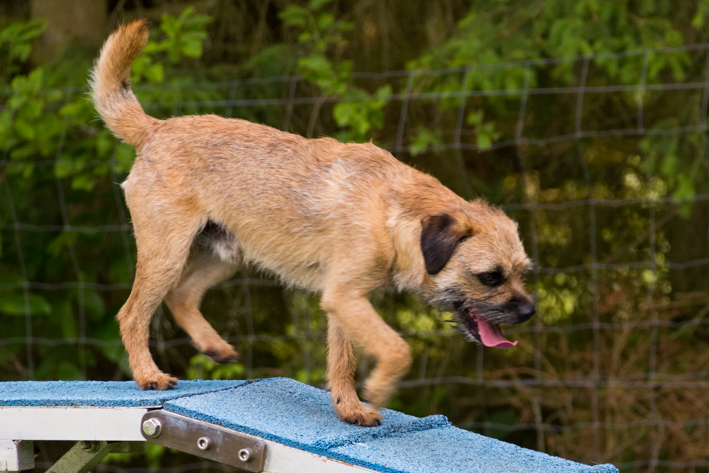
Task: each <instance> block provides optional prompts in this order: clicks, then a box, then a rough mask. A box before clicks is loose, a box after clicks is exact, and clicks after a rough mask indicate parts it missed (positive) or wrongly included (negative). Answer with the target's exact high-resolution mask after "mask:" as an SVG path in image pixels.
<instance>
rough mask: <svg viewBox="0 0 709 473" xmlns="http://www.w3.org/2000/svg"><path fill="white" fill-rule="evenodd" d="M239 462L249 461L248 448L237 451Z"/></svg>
mask: <svg viewBox="0 0 709 473" xmlns="http://www.w3.org/2000/svg"><path fill="white" fill-rule="evenodd" d="M239 460H241V461H242V462H247V461H249V460H251V450H250V449H248V448H242V449H241V450H239Z"/></svg>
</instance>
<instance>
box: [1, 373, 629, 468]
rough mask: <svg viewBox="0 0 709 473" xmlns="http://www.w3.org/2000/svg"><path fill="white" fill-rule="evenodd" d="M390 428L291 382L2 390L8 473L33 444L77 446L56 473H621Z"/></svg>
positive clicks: (416, 423)
mask: <svg viewBox="0 0 709 473" xmlns="http://www.w3.org/2000/svg"><path fill="white" fill-rule="evenodd" d="M382 414H383V417H384V419H383V424H382V425H381V426H380V427H372V428H364V427H356V426H353V425H349V424H346V423H343V422H340V421H338V420H337V418H336V416H335V413H334V410H333V408H332V406H331V405H330V399H329V396H328V394H327V393H326V392H325V391H322V390H320V389H317V388H314V387H311V386H308V385H305V384H302V383H299V382H297V381H293V380H290V379H285V378H274V379H261V380H249V381H180V383H179V384H178V385H177V387H176V388H175V389H173V390H171V391H141V390H140V389H139V388H138V387H137V385H136V384H135V383H134V382H130V381H127V382H102V381H46V382H39V381H37V382H35V381H26V382H9V383H0V471H2V470H5V471H21V470H24V469H30V468H33V467H34V459H33V449H32V441H34V440H50V441H51V440H64V441H66V440H72V441H77V442H78V443H77V444H76V445H75V446H74V447H73V448H72V449H71V450H70V451H69V452H67V454H66V455H64V456H63V457H62V458H61V459H60V460H59V461H58V462H57V463H56V464H54V466H52V467H51V468H50V469H49V470H47V471H48V472H49V473H54V472H57V473H58V472H65V473H66V472H77V473H78V472H81V473H83V472H86V471H88V470H89V469H90V468H92V467H93V466H94V465H96V464H97V463H98V462H100V461H101V459H103V458H104V457H105V456H106V455H108V454H109V453H112V452H114V453H115V452H129V451H139V449H140V448H141V447H142V446H144V442H145V441H148V442H153V443H157V444H160V445H164V446H166V447H170V448H174V449H177V450H181V451H184V452H187V453H191V454H194V455H198V456H200V457H204V458H208V459H210V460H214V461H218V462H221V463H224V464H227V465H231V466H236V467H238V468H242V469H244V470H246V471H253V472H260V471H264V472H273V473H276V472H277V473H356V472H366V471H378V472H383V473H429V472H430V473H457V472H471V473H504V472H520V473H522V472H524V473H533V472H539V473H542V472H543V473H556V472H575V473H581V472H588V473H611V472H616V473H617V471H618V470H617V469H616V468H615V467H614V466H613V465H595V466H589V465H583V464H580V463H576V462H572V461H569V460H564V459H562V458H558V457H553V456H550V455H547V454H544V453H540V452H536V451H533V450H528V449H525V448H521V447H518V446H516V445H512V444H509V443H505V442H501V441H499V440H495V439H491V438H487V437H484V436H482V435H478V434H475V433H473V432H469V431H467V430H462V429H458V428H456V427H453V426H452V425H451V424H450V422H448V420H447V419H446V418H445V417H443V416H430V417H424V418H418V417H413V416H409V415H406V414H402V413H400V412H396V411H392V410H388V409H384V410H382Z"/></svg>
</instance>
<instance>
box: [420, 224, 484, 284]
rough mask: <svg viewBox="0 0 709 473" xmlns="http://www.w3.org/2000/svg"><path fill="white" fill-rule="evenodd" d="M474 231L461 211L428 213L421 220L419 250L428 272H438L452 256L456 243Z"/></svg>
mask: <svg viewBox="0 0 709 473" xmlns="http://www.w3.org/2000/svg"><path fill="white" fill-rule="evenodd" d="M473 233H476V232H475V229H474V226H473V223H472V222H471V221H470V219H469V218H468V216H467V215H465V214H464V213H462V212H456V213H453V214H437V215H429V216H428V217H425V218H424V219H423V220H421V252H422V253H423V260H424V262H425V263H426V272H427V273H428V274H431V275H433V274H438V273H439V272H440V271H441V270H442V269H443V268H444V267H445V265H446V264H447V263H448V260H450V259H451V256H453V252H454V251H455V248H456V246H458V243H460V241H461V240H462V239H464V238H466V237H469V236H471V235H473Z"/></svg>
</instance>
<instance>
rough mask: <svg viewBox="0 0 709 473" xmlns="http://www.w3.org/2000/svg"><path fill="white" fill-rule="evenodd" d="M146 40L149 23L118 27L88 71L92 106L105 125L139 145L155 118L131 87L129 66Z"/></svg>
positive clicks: (148, 133) (133, 143)
mask: <svg viewBox="0 0 709 473" xmlns="http://www.w3.org/2000/svg"><path fill="white" fill-rule="evenodd" d="M147 42H148V22H147V21H146V20H138V21H134V22H133V23H130V24H129V25H123V26H121V27H120V28H119V29H118V31H116V32H115V33H113V34H112V35H111V36H110V37H109V38H108V40H107V41H106V44H104V45H103V49H101V55H100V56H99V58H98V59H97V60H96V64H95V66H94V69H93V71H92V72H91V80H90V83H91V89H92V92H93V99H94V105H95V106H96V109H97V110H98V112H99V113H100V114H101V117H102V118H103V120H104V121H105V122H106V126H108V128H109V129H110V130H111V131H112V132H113V133H114V134H115V135H116V136H118V137H119V138H122V139H123V140H125V141H126V142H127V143H129V144H131V145H133V146H135V147H136V148H139V147H140V146H142V145H143V144H144V143H145V141H146V140H147V138H148V136H149V135H150V131H151V129H152V128H153V127H154V126H155V125H156V124H157V123H158V120H157V119H155V118H153V117H151V116H148V115H147V114H146V113H145V112H144V111H143V107H141V106H140V103H139V102H138V99H137V98H136V97H135V94H133V91H132V90H131V88H130V82H131V81H130V66H131V64H132V62H133V60H134V59H135V58H136V57H138V55H139V54H140V53H141V52H142V51H143V48H145V45H146V44H147Z"/></svg>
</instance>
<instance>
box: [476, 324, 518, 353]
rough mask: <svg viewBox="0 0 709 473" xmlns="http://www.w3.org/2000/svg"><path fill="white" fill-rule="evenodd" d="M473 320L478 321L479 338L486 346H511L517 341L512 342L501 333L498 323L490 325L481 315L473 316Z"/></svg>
mask: <svg viewBox="0 0 709 473" xmlns="http://www.w3.org/2000/svg"><path fill="white" fill-rule="evenodd" d="M475 320H476V321H477V322H478V331H479V332H480V338H481V339H482V341H483V344H484V345H485V346H486V347H492V348H512V347H513V346H515V345H517V342H514V343H512V342H511V341H509V340H507V339H506V338H505V337H504V335H502V330H500V326H499V325H492V324H490V323H489V322H488V321H487V320H483V319H482V318H481V317H475Z"/></svg>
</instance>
